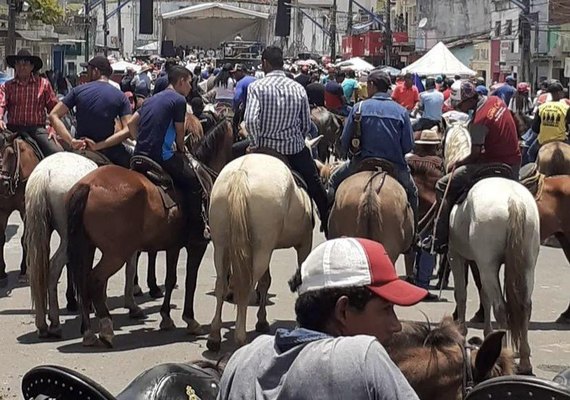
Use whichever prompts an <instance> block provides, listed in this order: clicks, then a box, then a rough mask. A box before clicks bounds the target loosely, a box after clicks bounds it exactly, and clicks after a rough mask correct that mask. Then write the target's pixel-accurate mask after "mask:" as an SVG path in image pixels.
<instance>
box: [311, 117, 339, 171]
mask: <svg viewBox="0 0 570 400" xmlns="http://www.w3.org/2000/svg"><path fill="white" fill-rule="evenodd" d="M311 121H313V122H314V123H315V125H316V126H317V130H318V131H319V135H323V139H322V140H321V141H320V142H319V144H318V145H317V150H318V152H319V157H318V158H319V161H322V162H326V161H328V160H329V158H330V156H331V153H332V154H334V155H335V156H336V157H339V156H340V154H339V150H338V148H337V147H338V141H339V140H340V135H341V133H342V124H341V123H340V121H339V117H338V116H336V115H335V114H333V113H332V112H330V111H329V110H327V109H326V108H325V107H315V108H313V109H311Z"/></svg>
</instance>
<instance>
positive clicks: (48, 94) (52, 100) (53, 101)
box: [44, 80, 58, 113]
mask: <svg viewBox="0 0 570 400" xmlns="http://www.w3.org/2000/svg"><path fill="white" fill-rule="evenodd" d="M44 101H45V105H46V109H47V111H48V113H50V112H51V111H52V110H53V109H54V107H55V106H56V105H57V103H58V100H57V96H56V95H55V92H54V91H53V88H52V87H51V85H50V83H49V82H47V80H46V81H45V90H44Z"/></svg>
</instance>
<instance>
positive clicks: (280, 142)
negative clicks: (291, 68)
mask: <svg viewBox="0 0 570 400" xmlns="http://www.w3.org/2000/svg"><path fill="white" fill-rule="evenodd" d="M245 127H246V129H247V131H248V133H249V136H250V140H251V141H252V144H253V145H254V146H257V147H267V148H270V149H273V150H275V151H278V152H279V153H281V154H285V155H290V154H297V153H299V152H301V151H302V150H303V148H304V147H305V136H307V135H308V134H309V132H310V130H311V113H310V110H309V100H308V99H307V92H306V91H305V89H304V88H303V86H301V85H300V84H299V83H298V82H296V81H294V80H293V79H289V78H288V77H287V76H286V75H285V73H284V72H283V71H272V72H270V73H268V74H267V76H265V78H263V79H259V80H257V81H255V82H252V83H251V84H250V85H249V87H248V91H247V104H246V109H245Z"/></svg>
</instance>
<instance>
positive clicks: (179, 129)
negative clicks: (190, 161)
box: [174, 122, 185, 153]
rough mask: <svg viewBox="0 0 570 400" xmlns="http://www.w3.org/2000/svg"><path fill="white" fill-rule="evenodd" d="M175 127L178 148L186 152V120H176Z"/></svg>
mask: <svg viewBox="0 0 570 400" xmlns="http://www.w3.org/2000/svg"><path fill="white" fill-rule="evenodd" d="M174 129H175V130H176V150H177V151H179V152H181V153H184V148H185V147H184V133H185V132H184V122H175V123H174Z"/></svg>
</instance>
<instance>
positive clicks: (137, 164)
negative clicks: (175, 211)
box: [131, 154, 176, 210]
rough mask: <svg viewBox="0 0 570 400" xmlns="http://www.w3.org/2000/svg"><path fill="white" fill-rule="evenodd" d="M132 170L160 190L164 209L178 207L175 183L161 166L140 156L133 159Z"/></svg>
mask: <svg viewBox="0 0 570 400" xmlns="http://www.w3.org/2000/svg"><path fill="white" fill-rule="evenodd" d="M131 169H132V170H133V171H136V172H138V173H140V174H143V175H144V176H146V177H147V178H148V180H149V181H151V182H152V183H153V184H154V185H155V186H156V187H157V188H158V192H159V193H160V197H161V198H162V203H163V205H164V208H166V209H167V210H168V209H171V208H172V207H174V206H175V205H176V201H175V200H174V182H173V181H172V178H171V177H170V175H169V174H168V173H167V172H166V171H165V170H164V169H163V168H162V167H161V166H160V164H158V163H157V162H155V161H154V160H152V159H151V158H149V157H146V156H143V155H140V154H139V155H136V156H133V157H132V158H131Z"/></svg>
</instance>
